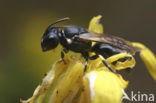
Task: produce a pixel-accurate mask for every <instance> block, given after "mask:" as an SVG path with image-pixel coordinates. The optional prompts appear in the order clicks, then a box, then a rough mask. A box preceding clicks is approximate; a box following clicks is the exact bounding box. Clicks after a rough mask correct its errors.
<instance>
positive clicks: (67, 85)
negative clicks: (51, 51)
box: [49, 60, 84, 103]
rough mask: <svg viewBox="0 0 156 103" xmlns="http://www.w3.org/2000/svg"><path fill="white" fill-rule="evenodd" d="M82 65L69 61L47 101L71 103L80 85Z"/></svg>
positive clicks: (51, 102)
mask: <svg viewBox="0 0 156 103" xmlns="http://www.w3.org/2000/svg"><path fill="white" fill-rule="evenodd" d="M83 72H84V65H83V64H82V63H80V62H79V61H74V60H73V61H70V65H69V66H68V68H67V71H66V72H65V73H64V74H63V75H62V79H61V80H59V82H58V84H57V85H56V88H55V89H54V91H53V94H52V96H51V97H50V100H49V103H71V102H72V101H73V99H74V97H75V96H76V94H77V92H78V91H79V89H80V87H81V78H82V76H83Z"/></svg>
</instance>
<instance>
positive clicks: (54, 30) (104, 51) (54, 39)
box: [41, 17, 137, 73]
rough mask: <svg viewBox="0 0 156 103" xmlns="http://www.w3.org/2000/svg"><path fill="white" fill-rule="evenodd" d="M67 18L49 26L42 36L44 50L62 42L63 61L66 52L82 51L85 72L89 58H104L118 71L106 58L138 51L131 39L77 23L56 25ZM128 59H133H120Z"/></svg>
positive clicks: (105, 63)
mask: <svg viewBox="0 0 156 103" xmlns="http://www.w3.org/2000/svg"><path fill="white" fill-rule="evenodd" d="M67 20H69V18H68V17H67V18H63V19H60V20H57V21H55V22H53V23H52V24H50V25H49V26H48V27H47V29H46V31H45V32H44V34H43V36H42V40H41V47H42V50H43V51H48V50H52V49H55V48H56V47H57V46H58V44H59V43H60V44H61V45H62V47H63V48H62V50H61V58H62V60H63V61H64V53H68V51H73V52H76V53H81V54H82V56H83V57H84V58H85V61H86V62H85V68H84V73H85V72H86V71H87V63H88V59H90V60H94V59H97V58H98V57H100V58H101V59H102V61H103V63H104V65H105V66H106V67H108V69H109V70H110V71H112V72H114V73H116V71H115V70H114V69H112V68H111V67H110V65H109V64H108V63H107V62H106V58H108V57H111V56H113V55H116V54H119V53H128V54H131V55H134V54H135V53H136V52H137V49H136V48H134V47H132V46H131V44H130V42H129V41H126V40H124V39H122V38H119V37H116V36H112V35H108V34H98V33H95V32H91V31H89V30H86V29H84V28H82V27H80V26H76V25H64V26H54V25H55V24H57V23H60V22H63V21H67ZM93 42H95V44H94V45H92V43H93ZM90 52H94V53H95V55H93V56H89V53H90ZM126 60H131V58H130V57H125V58H120V59H119V61H122V62H124V61H126ZM64 62H65V61H64ZM116 62H117V61H116ZM114 64H115V62H114Z"/></svg>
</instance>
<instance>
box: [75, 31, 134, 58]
mask: <svg viewBox="0 0 156 103" xmlns="http://www.w3.org/2000/svg"><path fill="white" fill-rule="evenodd" d="M76 39H79V40H82V41H91V42H98V43H105V44H109V45H111V46H112V47H115V48H118V49H121V50H125V51H127V52H128V53H130V54H132V55H134V54H135V52H136V51H137V50H136V49H135V48H133V47H132V45H131V42H129V41H127V40H124V39H123V38H120V37H117V36H113V35H109V34H98V33H94V32H89V33H84V34H80V35H78V36H76Z"/></svg>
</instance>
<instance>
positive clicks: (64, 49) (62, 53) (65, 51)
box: [61, 48, 68, 64]
mask: <svg viewBox="0 0 156 103" xmlns="http://www.w3.org/2000/svg"><path fill="white" fill-rule="evenodd" d="M64 53H68V50H67V49H66V48H62V50H61V58H62V61H63V62H64V64H66V61H65V60H64Z"/></svg>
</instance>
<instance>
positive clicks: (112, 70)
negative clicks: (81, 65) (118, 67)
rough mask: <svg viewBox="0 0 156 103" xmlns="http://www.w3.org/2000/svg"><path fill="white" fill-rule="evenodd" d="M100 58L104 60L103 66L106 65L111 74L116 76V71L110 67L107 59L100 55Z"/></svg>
mask: <svg viewBox="0 0 156 103" xmlns="http://www.w3.org/2000/svg"><path fill="white" fill-rule="evenodd" d="M99 57H100V58H101V59H102V62H103V64H104V65H105V66H106V67H107V68H108V69H109V70H110V71H111V72H113V73H115V74H116V71H115V70H114V69H112V68H111V67H110V65H109V64H108V63H107V62H106V60H105V58H104V57H103V56H102V55H99Z"/></svg>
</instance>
